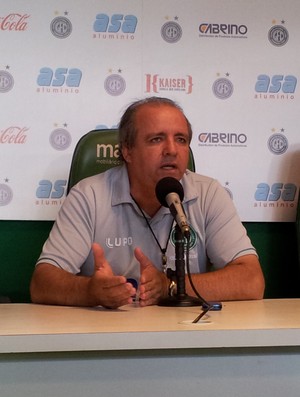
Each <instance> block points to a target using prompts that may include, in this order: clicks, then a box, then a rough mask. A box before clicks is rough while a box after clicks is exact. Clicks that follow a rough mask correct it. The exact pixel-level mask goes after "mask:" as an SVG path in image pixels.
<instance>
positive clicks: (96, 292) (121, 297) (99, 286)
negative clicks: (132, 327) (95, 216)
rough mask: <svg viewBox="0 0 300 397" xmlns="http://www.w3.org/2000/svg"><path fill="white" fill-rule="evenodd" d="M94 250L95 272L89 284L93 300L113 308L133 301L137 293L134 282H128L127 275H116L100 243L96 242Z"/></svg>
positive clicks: (93, 246)
mask: <svg viewBox="0 0 300 397" xmlns="http://www.w3.org/2000/svg"><path fill="white" fill-rule="evenodd" d="M92 250H93V253H94V274H93V276H92V277H91V279H90V281H89V286H88V292H89V294H90V296H91V301H92V302H94V303H95V304H99V305H101V306H104V307H108V308H111V309H115V308H118V307H120V306H123V305H127V304H129V303H132V296H134V295H135V294H136V290H135V288H133V286H132V284H131V283H127V281H126V278H125V277H123V276H115V275H114V273H113V271H112V268H111V267H110V265H109V263H108V262H107V260H106V258H105V256H104V251H103V248H102V247H100V245H99V244H96V243H94V244H93V245H92Z"/></svg>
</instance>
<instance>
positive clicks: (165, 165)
mask: <svg viewBox="0 0 300 397" xmlns="http://www.w3.org/2000/svg"><path fill="white" fill-rule="evenodd" d="M135 125H136V129H137V136H136V141H135V145H134V147H133V148H131V149H128V148H125V149H124V151H123V155H124V158H125V160H126V162H127V167H128V173H129V179H130V183H131V189H132V191H134V190H136V189H143V188H145V189H154V188H155V186H156V184H157V182H158V181H159V180H160V179H161V178H164V177H166V176H171V177H174V178H176V179H178V180H179V179H181V178H182V176H183V174H184V172H185V170H186V168H187V163H188V158H189V133H188V125H187V122H186V119H185V117H184V116H183V115H182V113H181V112H180V111H179V110H178V109H176V108H173V107H171V106H168V105H159V106H156V105H155V106H154V105H151V104H146V105H143V106H142V107H141V108H140V109H138V111H137V113H136V115H135ZM150 192H151V193H152V191H149V193H150Z"/></svg>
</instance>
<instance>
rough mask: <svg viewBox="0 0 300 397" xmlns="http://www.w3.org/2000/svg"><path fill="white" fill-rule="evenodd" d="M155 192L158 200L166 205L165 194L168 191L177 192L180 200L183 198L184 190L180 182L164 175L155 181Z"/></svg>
mask: <svg viewBox="0 0 300 397" xmlns="http://www.w3.org/2000/svg"><path fill="white" fill-rule="evenodd" d="M155 193H156V197H157V199H158V201H159V202H160V204H161V205H163V206H164V207H168V204H167V202H166V196H167V195H168V194H169V193H177V194H178V196H179V198H180V200H181V201H182V200H183V197H184V192H183V187H182V185H181V183H180V182H179V181H178V180H177V179H175V178H172V177H171V176H166V177H165V178H162V179H161V180H160V181H158V182H157V185H156V188H155Z"/></svg>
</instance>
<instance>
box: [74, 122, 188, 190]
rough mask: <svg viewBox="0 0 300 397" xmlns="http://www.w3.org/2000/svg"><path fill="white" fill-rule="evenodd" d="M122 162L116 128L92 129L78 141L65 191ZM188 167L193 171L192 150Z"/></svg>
mask: <svg viewBox="0 0 300 397" xmlns="http://www.w3.org/2000/svg"><path fill="white" fill-rule="evenodd" d="M120 164H122V160H121V159H120V157H119V144H118V130H117V129H106V130H105V129H103V130H93V131H90V132H88V133H87V134H85V135H83V136H82V137H81V138H80V140H79V141H78V143H77V145H76V147H75V149H74V153H73V157H72V162H71V168H70V174H69V181H68V187H67V193H68V192H69V191H70V189H71V187H72V186H74V185H75V184H76V183H77V182H79V181H80V180H81V179H83V178H86V177H88V176H92V175H96V174H99V173H101V172H104V171H106V170H108V169H109V168H112V167H116V166H117V165H120ZM188 168H189V169H190V170H191V171H195V161H194V156H193V153H192V150H191V149H190V157H189V163H188Z"/></svg>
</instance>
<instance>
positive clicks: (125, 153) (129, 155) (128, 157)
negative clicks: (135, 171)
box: [122, 147, 131, 163]
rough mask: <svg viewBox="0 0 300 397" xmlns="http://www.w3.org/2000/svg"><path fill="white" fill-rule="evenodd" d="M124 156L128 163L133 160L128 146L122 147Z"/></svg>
mask: <svg viewBox="0 0 300 397" xmlns="http://www.w3.org/2000/svg"><path fill="white" fill-rule="evenodd" d="M122 156H123V159H124V160H125V162H126V163H130V162H131V152H130V149H128V148H127V147H124V148H123V149H122Z"/></svg>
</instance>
